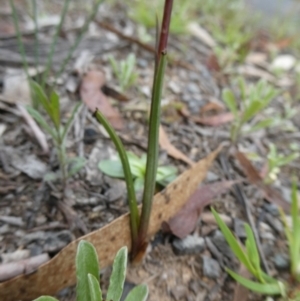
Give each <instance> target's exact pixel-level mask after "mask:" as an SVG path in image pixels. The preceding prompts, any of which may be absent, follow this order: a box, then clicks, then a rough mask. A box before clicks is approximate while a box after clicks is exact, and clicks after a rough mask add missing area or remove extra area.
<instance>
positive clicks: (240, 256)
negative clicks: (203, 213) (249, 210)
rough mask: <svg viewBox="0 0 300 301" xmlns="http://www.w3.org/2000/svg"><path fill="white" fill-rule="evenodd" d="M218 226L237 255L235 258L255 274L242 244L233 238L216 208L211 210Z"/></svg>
mask: <svg viewBox="0 0 300 301" xmlns="http://www.w3.org/2000/svg"><path fill="white" fill-rule="evenodd" d="M211 211H212V213H213V215H214V217H215V219H216V221H217V224H218V226H219V227H220V229H221V231H222V233H223V235H224V237H225V239H226V241H227V243H228V244H229V246H230V248H231V250H232V251H233V253H234V254H235V256H236V257H237V258H238V260H239V261H240V262H241V263H242V264H243V265H244V266H245V267H246V268H247V269H248V271H249V272H251V273H252V274H253V273H255V270H254V269H253V266H252V264H251V263H250V260H249V258H248V256H247V254H245V252H244V251H243V249H242V248H241V246H240V244H239V243H238V241H237V240H236V238H235V237H234V236H233V234H232V233H231V231H230V230H229V228H228V227H227V225H226V224H225V223H224V222H223V220H222V219H221V218H220V217H219V215H218V213H217V212H216V211H215V210H214V208H212V209H211Z"/></svg>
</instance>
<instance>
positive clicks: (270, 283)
mask: <svg viewBox="0 0 300 301" xmlns="http://www.w3.org/2000/svg"><path fill="white" fill-rule="evenodd" d="M212 213H213V215H214V217H215V219H216V221H217V224H218V226H219V227H220V229H221V231H222V233H223V235H224V237H225V239H226V241H227V243H228V245H229V246H230V248H231V250H232V251H233V253H234V254H235V256H236V257H237V258H238V260H239V261H240V263H242V264H243V265H244V266H245V267H246V268H247V270H248V271H249V272H250V273H251V274H252V275H253V276H254V277H255V278H256V281H252V280H249V279H247V278H244V277H243V276H241V275H239V274H237V273H235V272H234V271H232V270H230V269H228V268H226V271H227V272H228V274H229V275H230V276H231V277H232V278H233V279H234V280H236V281H237V282H239V283H240V284H242V285H243V286H245V287H246V288H248V289H250V290H252V291H254V292H257V293H260V294H264V295H280V296H282V297H286V295H287V291H286V286H285V284H284V283H283V282H281V281H278V280H276V279H275V278H272V277H270V276H268V275H267V274H265V273H264V272H263V271H262V269H261V267H260V257H259V253H258V250H257V246H256V242H255V238H254V234H253V232H252V229H251V228H250V226H249V225H248V224H245V232H246V235H247V239H246V243H245V245H246V247H245V248H243V247H242V246H241V245H240V243H239V241H238V240H237V239H236V238H235V237H234V235H233V234H232V232H231V231H230V230H229V228H228V227H227V225H226V224H225V223H224V221H223V220H222V219H221V218H220V216H219V215H218V213H217V212H216V211H215V210H214V209H213V208H212Z"/></svg>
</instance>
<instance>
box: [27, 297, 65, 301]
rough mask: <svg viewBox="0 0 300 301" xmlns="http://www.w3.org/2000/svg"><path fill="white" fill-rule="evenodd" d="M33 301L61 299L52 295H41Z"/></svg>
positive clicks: (55, 300)
mask: <svg viewBox="0 0 300 301" xmlns="http://www.w3.org/2000/svg"><path fill="white" fill-rule="evenodd" d="M33 301H59V300H57V299H56V298H53V297H50V296H41V297H38V298H37V299H34V300H33Z"/></svg>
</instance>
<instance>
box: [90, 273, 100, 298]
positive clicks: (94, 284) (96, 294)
mask: <svg viewBox="0 0 300 301" xmlns="http://www.w3.org/2000/svg"><path fill="white" fill-rule="evenodd" d="M88 281H89V291H90V297H91V299H90V301H102V291H101V288H100V284H99V281H98V280H97V278H95V277H94V276H93V275H92V274H88Z"/></svg>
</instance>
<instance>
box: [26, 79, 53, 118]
mask: <svg viewBox="0 0 300 301" xmlns="http://www.w3.org/2000/svg"><path fill="white" fill-rule="evenodd" d="M29 84H30V89H31V94H32V97H33V98H34V102H35V103H40V104H41V105H42V106H43V108H44V110H45V111H46V113H47V114H48V116H49V117H50V118H51V119H52V116H53V114H52V108H51V106H50V103H49V99H48V97H47V96H46V94H45V92H44V90H43V88H42V87H41V86H40V85H39V84H38V83H37V82H35V81H33V80H30V81H29Z"/></svg>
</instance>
